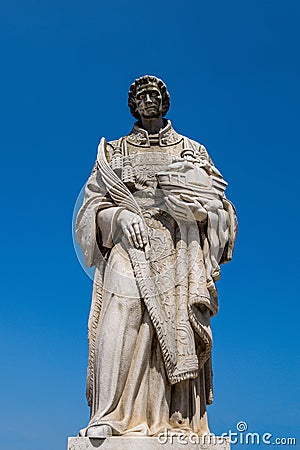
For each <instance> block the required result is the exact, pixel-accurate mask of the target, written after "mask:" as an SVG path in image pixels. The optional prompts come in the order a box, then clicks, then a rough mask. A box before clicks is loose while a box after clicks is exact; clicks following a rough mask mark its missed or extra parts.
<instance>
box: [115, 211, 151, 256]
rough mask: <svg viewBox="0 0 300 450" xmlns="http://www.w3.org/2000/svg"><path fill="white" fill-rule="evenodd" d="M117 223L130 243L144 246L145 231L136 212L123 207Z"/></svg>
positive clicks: (145, 240)
mask: <svg viewBox="0 0 300 450" xmlns="http://www.w3.org/2000/svg"><path fill="white" fill-rule="evenodd" d="M117 224H118V225H119V226H120V227H121V229H122V231H123V233H124V234H125V236H126V237H127V238H128V240H129V242H130V243H131V245H133V246H134V247H136V248H144V247H145V245H146V244H147V242H148V237H147V232H146V229H145V225H144V222H143V220H142V219H141V217H140V216H139V215H138V214H135V213H133V212H131V211H128V210H126V209H124V210H123V211H121V212H120V214H119V216H118V218H117Z"/></svg>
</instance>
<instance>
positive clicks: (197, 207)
mask: <svg viewBox="0 0 300 450" xmlns="http://www.w3.org/2000/svg"><path fill="white" fill-rule="evenodd" d="M180 198H181V199H182V200H185V201H186V202H191V203H192V205H193V206H192V210H193V213H194V218H195V219H196V220H197V222H205V221H206V219H207V210H206V209H205V208H204V207H203V205H202V204H201V203H200V201H199V200H196V199H195V198H193V197H190V196H189V195H187V194H180Z"/></svg>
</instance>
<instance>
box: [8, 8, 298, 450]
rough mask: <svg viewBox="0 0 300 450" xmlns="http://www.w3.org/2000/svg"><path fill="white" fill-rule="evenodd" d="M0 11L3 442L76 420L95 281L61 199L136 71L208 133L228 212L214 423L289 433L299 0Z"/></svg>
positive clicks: (125, 121)
mask: <svg viewBox="0 0 300 450" xmlns="http://www.w3.org/2000/svg"><path fill="white" fill-rule="evenodd" d="M1 9H2V13H1V18H0V35H1V42H2V45H1V63H2V64H1V71H0V80H1V125H2V127H1V138H0V139H1V155H2V157H1V161H2V162H1V168H0V170H1V180H2V183H3V187H2V197H1V210H2V219H1V236H2V242H1V256H2V257H1V275H2V282H1V285H0V290H1V306H0V308H1V310H0V342H1V344H0V346H1V347H0V351H1V356H2V365H1V366H2V369H1V375H0V398H1V412H0V424H1V425H0V447H1V448H3V449H5V450H40V449H41V448H43V450H53V449H56V450H64V449H65V448H66V438H67V436H68V435H75V434H76V433H77V432H78V429H79V428H81V427H82V426H84V425H85V424H86V423H87V421H88V408H87V405H86V402H85V373H86V360H87V338H86V328H87V317H88V311H89V302H90V294H91V288H92V284H91V280H90V279H89V278H88V277H87V276H86V274H85V273H84V271H83V270H82V268H81V266H80V264H79V263H78V260H77V257H76V254H75V252H74V248H73V243H72V213H73V208H74V204H75V201H76V198H77V195H78V193H79V191H80V190H81V188H82V186H83V184H84V183H85V181H86V179H87V177H88V175H89V173H90V170H91V168H92V166H93V163H94V160H95V156H96V149H97V144H98V141H99V139H100V137H101V136H106V138H107V139H113V138H118V137H119V136H122V135H124V134H126V133H127V132H128V131H129V130H130V128H131V126H132V123H133V119H132V117H131V116H130V114H129V111H128V108H127V91H128V87H129V85H130V83H131V82H132V81H133V80H134V78H136V77H137V76H141V75H143V74H145V73H150V74H154V75H157V76H159V77H161V78H162V79H164V80H165V82H166V83H167V86H168V88H169V91H170V94H171V102H172V103H171V109H170V111H169V113H168V117H169V118H170V119H172V122H173V125H174V127H175V129H176V130H177V131H178V132H180V133H182V134H185V135H187V136H189V137H191V138H193V139H195V140H197V141H199V142H201V143H203V144H204V145H205V146H206V147H207V148H208V151H209V153H210V155H211V157H212V158H213V160H214V162H215V164H216V166H217V167H218V168H220V169H221V171H222V173H223V175H224V177H225V178H226V179H227V181H228V182H229V187H228V191H227V193H228V197H229V198H230V199H231V200H232V201H233V202H234V203H235V205H236V207H237V211H238V217H239V225H240V232H239V236H238V241H237V246H236V251H235V254H234V260H233V262H232V263H230V264H228V265H226V266H224V267H223V271H222V279H221V281H220V282H219V286H218V287H219V293H220V305H221V307H220V313H219V315H218V316H217V317H216V318H214V320H213V330H214V339H215V346H214V371H215V403H214V405H213V406H211V407H209V418H210V425H211V429H212V431H213V432H215V433H216V434H218V433H223V432H226V431H228V430H229V429H231V430H233V431H235V429H236V423H237V422H239V421H242V420H243V421H246V422H247V424H248V430H249V431H252V432H258V433H261V434H263V433H266V432H269V433H272V434H273V436H274V437H297V438H298V445H299V442H300V436H299V432H298V429H299V397H300V395H299V383H298V379H299V351H298V347H299V339H298V329H299V312H300V311H299V303H298V299H299V293H298V283H297V278H298V270H299V264H298V259H299V258H298V252H299V246H298V238H297V229H298V226H297V224H298V223H299V210H298V205H299V200H298V191H299V188H298V184H299V169H298V164H299V162H300V158H299V125H298V124H299V104H300V103H299V100H300V90H299V74H300V73H299V72H300V61H299V40H300V33H299V19H300V17H299V16H300V6H299V3H298V2H296V1H295V0H287V1H285V2H282V1H277V0H274V1H267V0H260V1H255V0H252V1H232V0H229V1H228V2H224V1H220V0H215V1H201V0H200V1H191V0H187V1H185V2H179V1H177V0H175V1H173V2H158V1H152V2H151V3H149V2H147V3H146V2H137V1H135V0H133V1H131V2H125V1H121V0H117V1H115V2H111V3H110V4H109V3H108V2H106V3H104V2H101V1H95V0H94V1H87V2H79V1H77V0H74V1H72V2H71V1H67V0H60V1H58V0H52V1H50V0H49V1H48V0H47V1H46V0H42V1H40V2H37V1H36V0H27V1H26V2H22V1H20V0H14V1H11V0H10V1H9V0H4V1H3V2H2V8H1ZM246 447H247V446H244V445H235V446H233V447H232V448H237V449H243V448H246ZM249 447H250V448H267V446H263V445H260V446H259V447H256V446H249ZM279 447H285V448H290V447H289V446H279ZM292 448H295V447H292Z"/></svg>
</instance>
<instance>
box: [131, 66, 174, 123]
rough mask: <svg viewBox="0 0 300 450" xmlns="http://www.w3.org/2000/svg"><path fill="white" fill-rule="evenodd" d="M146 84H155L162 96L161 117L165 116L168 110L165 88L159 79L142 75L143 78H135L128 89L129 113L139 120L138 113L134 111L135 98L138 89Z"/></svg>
mask: <svg viewBox="0 0 300 450" xmlns="http://www.w3.org/2000/svg"><path fill="white" fill-rule="evenodd" d="M147 84H156V85H157V87H158V89H159V90H160V93H161V96H162V115H163V116H165V115H166V114H167V112H168V110H169V108H170V94H169V92H168V90H167V86H166V85H165V83H164V82H163V81H162V80H161V79H160V78H157V77H155V76H153V75H144V76H143V77H140V78H137V79H136V80H135V81H134V82H133V83H132V85H131V86H130V88H129V92H128V106H129V108H130V112H131V114H132V115H133V117H135V118H136V119H138V120H139V119H140V115H139V113H138V112H137V111H136V102H135V96H136V92H137V90H138V88H139V87H140V86H143V85H147Z"/></svg>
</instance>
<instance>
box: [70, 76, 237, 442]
mask: <svg viewBox="0 0 300 450" xmlns="http://www.w3.org/2000/svg"><path fill="white" fill-rule="evenodd" d="M128 104H129V107H130V111H131V113H132V114H133V116H134V117H135V118H136V119H137V122H136V123H135V124H134V126H133V129H132V131H131V132H130V133H129V135H128V136H125V137H122V138H120V139H118V140H116V141H111V142H106V141H105V139H102V140H101V142H100V145H99V150H98V155H97V161H96V163H95V166H94V169H93V171H92V173H91V176H90V178H89V179H88V182H87V184H86V188H85V198H84V203H83V205H82V207H81V209H80V211H79V214H78V218H77V225H76V231H77V239H78V241H79V243H80V245H81V247H82V250H83V253H84V256H85V261H86V265H87V266H88V267H90V266H93V265H94V266H95V278H94V288H93V296H92V305H91V311H90V318H89V361H88V375H87V399H88V404H89V406H90V408H91V417H90V422H89V424H88V426H87V428H85V429H83V430H81V435H82V436H90V437H107V436H111V435H117V436H120V435H131V436H132V435H133V434H136V435H142V436H155V435H157V434H158V433H160V432H162V431H165V430H174V429H179V430H181V431H185V432H187V433H188V432H195V433H197V434H199V435H202V434H203V433H206V432H208V431H209V430H208V423H207V414H206V405H207V404H210V403H211V402H212V400H213V392H212V368H211V349H212V335H211V328H210V318H211V316H213V315H215V314H216V313H217V311H218V297H217V291H216V287H215V282H216V280H217V279H218V278H219V275H220V264H221V263H225V262H227V261H229V260H230V259H231V257H232V251H233V247H234V242H235V237H236V232H237V222H236V216H235V211H234V208H233V206H232V204H231V203H230V202H229V201H228V200H227V198H226V197H225V194H224V191H225V188H226V182H225V181H224V180H223V178H222V175H221V174H220V172H219V171H218V170H217V169H216V168H215V166H214V165H213V163H212V161H211V159H210V157H209V155H208V153H207V151H206V149H205V147H204V146H203V145H201V144H199V143H197V142H195V141H193V140H191V139H189V138H187V137H184V136H182V135H180V134H178V133H177V132H176V131H175V130H174V129H173V127H172V125H171V122H170V121H169V120H166V119H165V118H164V116H165V114H166V113H167V111H168V109H169V105H170V98H169V93H168V91H167V88H166V85H165V84H164V82H163V81H162V80H160V79H158V78H156V77H154V76H148V75H146V76H143V77H141V78H138V79H137V80H135V81H134V83H133V84H132V85H131V87H130V90H129V99H128Z"/></svg>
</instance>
